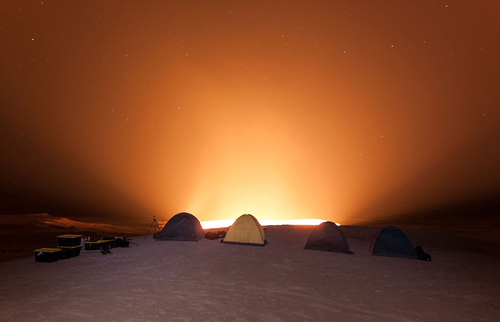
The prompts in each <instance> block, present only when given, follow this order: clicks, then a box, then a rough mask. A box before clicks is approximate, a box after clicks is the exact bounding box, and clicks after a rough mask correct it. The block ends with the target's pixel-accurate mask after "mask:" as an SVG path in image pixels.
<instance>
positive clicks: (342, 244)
mask: <svg viewBox="0 0 500 322" xmlns="http://www.w3.org/2000/svg"><path fill="white" fill-rule="evenodd" d="M304 249H313V250H322V251H326V252H337V253H346V254H352V252H350V251H349V244H348V243H347V239H346V238H345V236H344V233H343V232H342V230H340V228H339V227H338V226H337V225H336V224H335V223H333V222H331V221H326V222H324V223H322V224H320V225H319V226H318V227H316V229H314V231H313V232H312V233H311V235H310V236H309V239H308V240H307V243H306V246H305V247H304Z"/></svg>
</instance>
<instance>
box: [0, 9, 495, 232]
mask: <svg viewBox="0 0 500 322" xmlns="http://www.w3.org/2000/svg"><path fill="white" fill-rule="evenodd" d="M498 9H499V5H498V2H497V1H481V2H480V4H479V3H476V2H471V1H447V2H441V1H434V2H424V3H421V2H401V1H387V2H373V1H313V2H310V1H284V2H278V1H246V2H245V1H178V2H175V3H167V2H163V1H153V2H144V1H127V2H122V1H105V2H103V1H90V2H89V1H58V2H51V1H46V2H45V1H42V2H36V3H29V2H24V1H9V2H7V3H5V4H4V5H2V7H1V8H0V30H2V33H1V34H2V37H1V38H2V51H1V52H0V61H2V64H1V66H0V69H1V73H0V75H1V76H0V88H1V89H0V91H1V93H0V94H1V108H0V122H1V126H0V144H1V151H2V152H1V156H0V170H1V173H2V174H1V175H2V177H1V179H2V180H1V182H0V184H1V185H0V192H1V193H2V195H1V198H2V199H1V200H0V202H2V207H4V208H5V209H0V210H6V209H7V207H8V208H10V209H9V210H12V208H15V207H25V208H26V207H28V206H29V205H32V206H29V207H31V208H30V209H25V211H31V212H51V213H52V210H65V209H77V210H78V211H80V212H82V213H84V214H86V215H89V216H102V217H103V218H104V217H106V216H118V217H120V218H125V217H129V218H135V219H140V220H142V221H149V220H150V218H152V216H153V215H156V216H157V217H158V219H159V220H167V219H168V218H170V217H171V216H173V215H175V214H176V213H178V212H182V211H186V212H190V213H193V214H194V215H195V216H197V217H198V219H199V220H200V221H211V220H222V219H235V218H237V217H238V216H239V215H241V214H244V213H251V214H252V215H254V216H256V217H257V218H258V219H259V220H291V219H308V218H309V219H311V218H320V219H323V220H330V221H335V222H341V223H346V224H348V223H355V222H357V221H360V220H362V219H369V218H375V217H377V216H382V215H397V214H402V213H407V212H411V211H418V210H421V209H425V208H427V207H436V206H439V205H441V204H448V203H454V202H457V201H461V200H468V199H474V198H477V197H478V196H482V195H488V194H494V193H497V192H498V191H499V190H500V189H499V182H500V171H499V167H498V164H500V152H499V151H500V146H499V144H500V143H499V142H500V140H498V138H499V137H500V109H499V106H500V93H499V88H500V79H499V76H498V75H500V60H499V59H498V55H499V52H500V42H498V35H499V23H498V15H495V14H494V12H497V13H498ZM27 205H28V206H27Z"/></svg>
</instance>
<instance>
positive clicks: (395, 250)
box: [370, 226, 417, 259]
mask: <svg viewBox="0 0 500 322" xmlns="http://www.w3.org/2000/svg"><path fill="white" fill-rule="evenodd" d="M370 252H371V253H372V255H378V256H389V257H401V258H412V259H417V253H416V252H415V249H413V246H412V244H411V242H410V240H409V239H408V237H406V235H405V233H403V231H401V229H399V228H397V227H394V226H387V227H385V228H383V229H382V230H380V231H379V232H378V233H377V234H376V235H375V237H374V238H373V242H372V245H371V246H370Z"/></svg>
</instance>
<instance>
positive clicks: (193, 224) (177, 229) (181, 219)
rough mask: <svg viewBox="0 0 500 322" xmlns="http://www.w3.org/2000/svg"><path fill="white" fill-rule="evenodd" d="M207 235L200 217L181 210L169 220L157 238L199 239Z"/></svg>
mask: <svg viewBox="0 0 500 322" xmlns="http://www.w3.org/2000/svg"><path fill="white" fill-rule="evenodd" d="M204 236H205V233H204V232H203V229H202V228H201V224H200V222H199V221H198V219H197V218H196V217H195V216H193V215H191V214H189V213H187V212H181V213H179V214H177V215H175V216H173V217H172V218H170V220H169V221H168V222H167V224H166V225H165V227H163V230H162V231H161V233H160V236H159V237H158V239H157V240H194V241H198V240H200V239H202V238H203V237H204Z"/></svg>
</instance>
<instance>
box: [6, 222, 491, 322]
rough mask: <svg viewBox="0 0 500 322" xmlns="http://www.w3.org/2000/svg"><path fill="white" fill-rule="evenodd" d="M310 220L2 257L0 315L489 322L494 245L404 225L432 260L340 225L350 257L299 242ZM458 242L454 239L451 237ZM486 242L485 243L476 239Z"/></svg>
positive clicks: (73, 318) (364, 230)
mask: <svg viewBox="0 0 500 322" xmlns="http://www.w3.org/2000/svg"><path fill="white" fill-rule="evenodd" d="M312 229H313V228H312V227H293V226H292V227H286V226H284V227H268V228H267V229H266V237H267V239H268V241H269V244H268V245H267V246H266V247H252V246H240V245H225V244H221V243H220V242H219V241H214V240H207V239H202V240H201V241H199V242H160V241H158V242H157V241H154V240H153V239H152V237H151V236H149V237H148V238H146V239H145V240H144V238H135V239H134V240H133V242H135V243H136V244H138V246H137V245H132V247H131V248H117V249H112V254H109V255H102V254H100V253H99V252H98V251H92V252H90V251H87V252H82V254H81V255H80V256H79V257H75V258H71V259H66V260H60V261H58V262H54V263H38V262H35V261H34V256H33V257H32V258H23V259H16V260H13V261H8V262H3V263H0V276H2V283H1V286H0V305H1V317H0V320H2V321H68V320H70V321H91V320H94V321H380V320H384V321H494V320H496V319H497V318H498V316H499V315H500V274H499V272H500V257H499V256H498V252H496V250H495V249H492V248H489V247H488V244H484V243H483V244H481V245H472V248H469V249H464V248H463V247H462V246H460V245H457V242H456V240H457V237H449V236H444V235H440V234H436V233H426V232H421V231H420V232H419V231H408V232H407V233H408V236H409V237H410V238H411V239H412V242H413V243H414V244H416V243H419V244H421V245H423V246H424V247H425V250H426V251H428V252H429V253H431V254H432V256H433V261H432V262H424V261H418V260H409V259H397V258H389V257H377V256H372V255H371V254H370V253H369V252H368V248H369V244H370V241H371V238H372V236H373V234H374V233H375V231H376V228H363V227H342V229H343V230H344V232H345V234H346V236H347V239H348V241H349V244H350V247H351V249H352V250H353V251H354V252H355V255H346V254H336V253H327V252H320V251H308V250H304V249H303V247H304V244H305V242H306V240H307V237H308V236H309V233H310V232H311V231H312ZM454 245H455V246H454ZM481 247H482V248H481Z"/></svg>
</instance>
